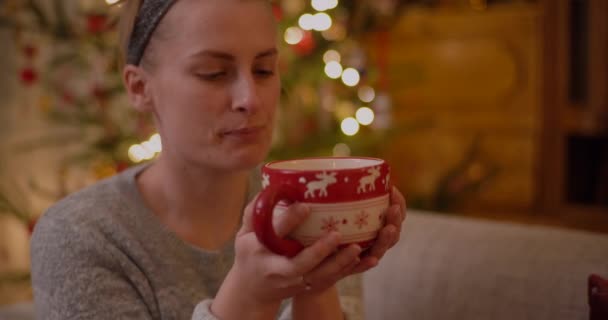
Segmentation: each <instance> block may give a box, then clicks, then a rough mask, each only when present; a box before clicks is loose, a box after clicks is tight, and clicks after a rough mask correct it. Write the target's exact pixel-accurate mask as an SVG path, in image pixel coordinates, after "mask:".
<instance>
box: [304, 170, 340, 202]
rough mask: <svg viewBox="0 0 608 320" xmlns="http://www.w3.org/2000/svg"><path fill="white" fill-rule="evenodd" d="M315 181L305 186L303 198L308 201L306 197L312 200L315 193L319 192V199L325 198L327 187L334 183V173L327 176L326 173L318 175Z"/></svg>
mask: <svg viewBox="0 0 608 320" xmlns="http://www.w3.org/2000/svg"><path fill="white" fill-rule="evenodd" d="M316 177H317V179H319V180H316V181H311V182H309V183H308V184H306V189H307V190H306V192H305V193H304V198H305V199H308V197H311V198H314V197H315V191H317V190H319V197H327V186H328V185H330V184H334V183H336V182H337V181H338V180H336V172H332V173H330V174H327V172H323V173H319V174H317V175H316Z"/></svg>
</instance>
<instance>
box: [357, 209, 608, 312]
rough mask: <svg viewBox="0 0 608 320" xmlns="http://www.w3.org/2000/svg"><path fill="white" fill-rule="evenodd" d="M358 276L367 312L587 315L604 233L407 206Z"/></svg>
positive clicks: (607, 262) (604, 254)
mask: <svg viewBox="0 0 608 320" xmlns="http://www.w3.org/2000/svg"><path fill="white" fill-rule="evenodd" d="M404 228H405V230H404V232H403V233H402V240H401V241H400V243H399V244H397V245H396V246H395V247H394V248H393V249H392V250H390V251H389V252H388V253H387V254H386V256H385V257H384V258H383V259H382V261H381V263H380V265H379V266H378V267H376V268H375V269H373V270H370V271H369V272H368V273H366V274H364V276H363V285H364V294H365V309H366V315H367V319H385V320H389V319H418V320H424V319H498V320H500V319H509V320H511V319H535V320H544V319H547V320H549V319H551V320H559V319H564V320H566V319H567V320H573V319H581V320H582V319H589V307H588V304H587V277H588V276H589V274H592V273H597V274H608V236H606V235H603V234H595V233H590V232H582V231H573V230H567V229H559V228H552V227H541V226H531V225H518V224H512V223H502V222H495V221H485V220H478V219H469V218H463V217H458V216H450V215H441V214H433V213H426V212H416V211H414V210H410V212H409V213H408V218H407V221H406V223H405V224H404Z"/></svg>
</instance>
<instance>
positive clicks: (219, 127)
mask: <svg viewBox="0 0 608 320" xmlns="http://www.w3.org/2000/svg"><path fill="white" fill-rule="evenodd" d="M122 28H123V30H122V31H123V35H124V36H123V39H125V41H123V47H124V49H125V58H126V65H125V66H124V68H123V78H124V83H125V87H126V89H127V92H128V95H129V97H130V100H131V103H132V104H133V106H134V107H135V108H136V109H137V110H139V111H141V112H151V113H152V114H153V115H154V118H155V121H156V125H157V129H158V131H159V133H160V135H161V137H162V144H163V152H162V154H161V155H160V156H159V158H158V159H157V160H156V161H155V162H154V163H153V164H150V165H147V166H140V167H136V168H133V169H130V170H128V171H126V172H124V173H122V174H120V175H118V176H115V177H113V178H110V179H108V180H105V181H103V182H100V183H98V184H96V185H94V186H92V187H90V188H87V189H85V190H83V191H81V192H78V193H76V194H74V195H72V196H70V197H68V198H67V199H64V200H62V201H61V202H60V203H58V204H57V205H55V206H54V207H52V208H51V209H50V210H49V211H48V212H47V213H46V214H45V215H44V216H43V217H42V219H41V220H40V221H39V224H38V226H37V228H36V230H35V233H34V236H33V239H32V280H33V285H34V298H35V303H36V308H37V312H38V316H39V317H41V318H44V319H187V318H192V319H216V318H219V319H274V318H276V317H277V315H278V314H279V313H280V312H281V310H282V314H283V317H286V318H293V319H315V320H318V319H340V318H342V316H343V311H344V312H346V314H347V316H348V315H349V314H351V315H352V316H353V317H356V316H357V315H356V314H352V313H350V311H351V309H352V308H347V307H345V308H344V310H343V308H342V307H341V305H340V299H339V296H338V291H337V289H336V285H335V284H336V282H337V281H339V280H341V279H343V278H344V277H346V276H348V275H351V274H356V273H361V272H364V271H366V270H368V269H370V268H372V267H373V266H375V265H376V264H377V263H378V260H379V259H380V258H381V257H382V255H383V254H384V252H385V251H386V250H387V249H388V248H389V247H391V246H392V245H394V244H395V243H396V242H397V240H398V238H399V234H400V230H401V222H402V220H403V218H404V216H405V210H404V208H405V202H404V200H403V197H402V196H401V195H400V194H399V193H398V192H397V191H395V192H393V195H392V203H393V206H392V207H391V208H390V209H389V212H388V213H387V216H388V219H387V221H388V224H387V226H386V227H384V229H383V230H382V231H381V235H380V238H379V240H378V241H377V243H376V245H375V246H374V247H373V248H372V249H371V250H370V253H369V254H368V255H366V256H365V257H364V258H359V254H360V252H361V249H360V248H359V247H358V246H356V245H352V246H350V247H347V248H344V249H341V250H339V251H336V248H337V241H338V240H339V235H338V234H334V233H331V234H328V235H327V236H326V237H324V238H323V239H320V240H319V241H318V242H316V243H315V244H314V245H312V246H311V247H308V248H306V249H305V250H303V251H302V252H301V253H300V254H299V255H298V256H296V257H294V258H293V259H287V258H285V257H282V256H277V255H275V254H273V253H271V252H270V251H268V250H267V249H266V248H265V247H264V246H263V245H261V244H260V243H259V242H258V240H257V238H256V237H255V234H254V233H253V231H252V228H251V226H250V223H249V220H250V219H249V215H250V214H251V206H247V208H245V210H244V213H243V209H242V208H243V207H244V204H245V202H246V201H247V200H248V199H247V195H246V194H247V192H248V176H249V172H250V171H251V170H252V169H253V168H255V166H256V165H257V164H259V163H260V162H261V161H263V160H264V158H265V157H266V154H267V152H268V150H269V147H270V141H271V134H272V130H273V122H274V116H275V110H276V107H277V103H278V99H279V91H280V81H279V77H278V75H277V47H276V46H277V44H276V41H277V39H276V37H275V36H276V26H275V23H274V19H273V16H272V12H271V10H270V8H269V5H268V3H267V2H266V1H262V0H222V1H212V0H174V1H169V0H146V1H144V2H143V4H140V1H130V0H129V1H128V2H127V3H126V4H125V14H124V19H123V27H122ZM250 203H251V202H250ZM289 210H290V211H292V214H288V215H284V216H285V217H286V218H285V219H284V220H282V221H281V222H280V223H279V225H278V226H277V229H278V233H280V234H282V235H285V234H287V233H288V232H289V231H290V230H291V229H293V228H294V227H295V226H296V225H297V224H298V223H300V222H301V221H302V220H303V219H304V218H305V217H306V215H307V214H308V209H307V208H306V207H305V206H304V205H293V206H291V207H290V209H289ZM241 222H242V223H241ZM288 298H291V305H290V307H289V308H281V302H282V301H283V300H285V299H288Z"/></svg>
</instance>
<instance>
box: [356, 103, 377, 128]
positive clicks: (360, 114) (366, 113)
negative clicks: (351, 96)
mask: <svg viewBox="0 0 608 320" xmlns="http://www.w3.org/2000/svg"><path fill="white" fill-rule="evenodd" d="M374 116H375V115H374V111H373V110H372V109H370V108H368V107H361V108H359V109H358V110H357V113H356V114H355V117H356V118H357V121H359V123H360V124H362V125H364V126H367V125H370V124H372V122H374Z"/></svg>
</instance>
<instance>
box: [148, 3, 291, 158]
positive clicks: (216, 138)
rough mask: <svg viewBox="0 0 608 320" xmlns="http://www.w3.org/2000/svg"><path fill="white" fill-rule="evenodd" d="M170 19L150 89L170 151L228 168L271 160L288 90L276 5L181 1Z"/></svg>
mask: <svg viewBox="0 0 608 320" xmlns="http://www.w3.org/2000/svg"><path fill="white" fill-rule="evenodd" d="M162 24H163V30H162V32H160V34H159V39H158V41H155V43H154V46H153V47H154V48H153V49H152V55H151V61H152V67H151V68H150V71H149V79H148V87H147V90H146V91H147V93H148V94H149V95H150V97H151V100H150V101H151V107H152V110H153V112H154V114H155V117H156V121H157V125H158V129H159V131H160V133H161V136H162V143H163V156H167V157H169V158H171V159H179V161H185V162H187V163H190V164H194V165H197V166H200V165H202V166H206V167H208V168H212V169H220V170H240V169H248V168H251V167H253V166H254V165H256V164H257V163H259V162H260V161H262V160H264V158H265V157H266V155H267V153H268V150H269V148H270V143H271V137H272V131H273V122H274V116H275V110H276V107H277V104H278V99H279V94H280V81H279V76H278V70H277V58H278V55H277V45H276V26H275V22H274V20H273V16H272V12H271V10H269V8H268V4H266V3H265V2H264V1H257V0H254V1H239V0H179V1H177V2H176V4H175V5H174V6H173V7H172V8H171V9H170V10H169V12H168V13H167V15H166V16H165V17H164V19H163V22H162Z"/></svg>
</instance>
